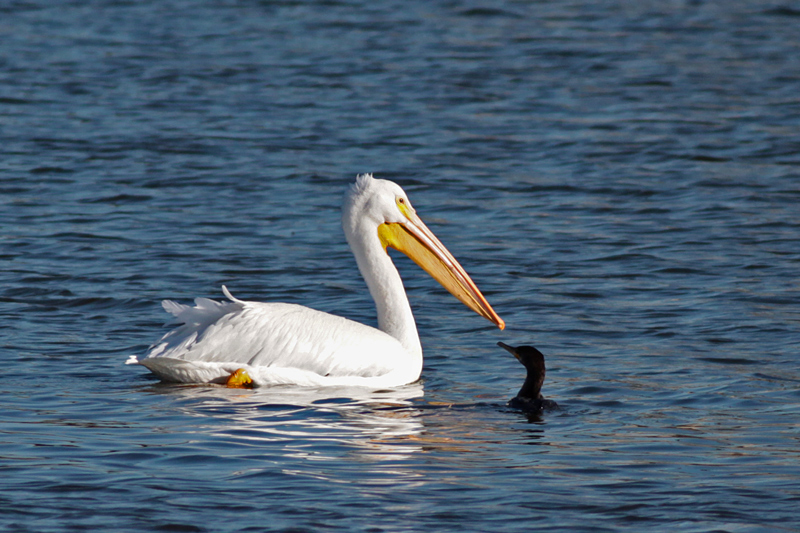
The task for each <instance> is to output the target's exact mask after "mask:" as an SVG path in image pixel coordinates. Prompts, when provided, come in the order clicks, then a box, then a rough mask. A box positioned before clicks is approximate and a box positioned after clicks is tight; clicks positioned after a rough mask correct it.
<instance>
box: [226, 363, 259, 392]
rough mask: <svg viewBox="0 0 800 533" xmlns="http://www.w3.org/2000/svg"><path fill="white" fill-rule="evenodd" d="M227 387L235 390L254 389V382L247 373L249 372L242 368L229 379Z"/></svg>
mask: <svg viewBox="0 0 800 533" xmlns="http://www.w3.org/2000/svg"><path fill="white" fill-rule="evenodd" d="M225 385H227V386H228V387H231V388H234V389H252V388H253V380H252V378H250V375H249V374H248V373H247V370H245V369H244V368H240V369H239V370H237V371H236V372H234V373H233V374H231V376H230V377H229V378H228V381H226V382H225Z"/></svg>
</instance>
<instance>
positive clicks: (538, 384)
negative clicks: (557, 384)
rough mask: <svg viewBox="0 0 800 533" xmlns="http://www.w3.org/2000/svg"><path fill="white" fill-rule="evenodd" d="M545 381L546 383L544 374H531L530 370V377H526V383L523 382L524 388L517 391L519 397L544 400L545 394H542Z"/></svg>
mask: <svg viewBox="0 0 800 533" xmlns="http://www.w3.org/2000/svg"><path fill="white" fill-rule="evenodd" d="M543 383H544V376H543V375H531V373H530V372H528V377H526V378H525V383H523V384H522V388H521V389H520V390H519V392H518V393H517V397H519V398H532V399H536V400H543V399H544V396H542V384H543Z"/></svg>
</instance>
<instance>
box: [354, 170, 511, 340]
mask: <svg viewBox="0 0 800 533" xmlns="http://www.w3.org/2000/svg"><path fill="white" fill-rule="evenodd" d="M342 222H343V225H344V227H345V233H346V234H347V235H348V239H349V238H350V235H353V234H354V233H355V226H356V225H359V224H363V223H366V224H368V225H369V227H370V228H375V230H374V231H377V234H378V238H379V239H380V242H381V245H382V246H383V248H384V249H386V248H387V247H392V248H394V249H395V250H398V251H400V252H403V253H404V254H406V255H407V256H408V257H409V258H411V260H413V261H414V262H415V263H416V264H417V265H419V267H420V268H422V269H423V270H425V272H427V273H428V274H430V275H431V276H432V277H433V279H435V280H436V281H438V282H439V283H441V285H442V286H443V287H444V288H445V289H447V290H448V291H449V292H450V294H452V295H453V296H455V297H456V298H458V299H459V300H460V301H461V302H462V303H463V304H464V305H466V306H467V307H469V308H470V309H472V310H473V311H475V312H476V313H478V314H479V315H481V316H483V317H485V318H487V319H488V320H490V321H492V322H494V323H495V324H496V325H497V327H499V328H500V329H503V328H505V322H504V321H503V319H502V318H500V317H499V316H497V313H495V312H494V309H492V306H490V305H489V302H487V301H486V298H484V296H483V294H481V291H479V290H478V287H477V286H476V285H475V283H474V282H473V281H472V279H471V278H470V277H469V275H468V274H467V273H466V271H465V270H464V269H463V268H462V266H461V265H460V264H459V263H458V261H456V259H455V257H453V255H452V254H451V253H450V252H449V251H448V250H447V248H445V246H444V245H443V244H442V243H441V241H439V239H438V238H437V237H436V236H435V235H434V234H433V232H432V231H431V230H429V229H428V227H427V226H426V225H425V224H424V223H423V222H422V220H421V219H420V218H419V216H417V212H416V210H415V209H414V208H413V207H412V206H411V202H410V201H409V199H408V196H407V195H406V193H405V191H403V189H402V188H401V187H400V186H399V185H397V184H396V183H394V182H391V181H388V180H378V179H375V178H373V177H372V174H361V175H359V176H358V178H357V179H356V183H355V184H354V185H353V186H352V187H351V188H350V190H348V192H347V194H346V195H345V202H344V210H343V216H342ZM351 244H352V243H351Z"/></svg>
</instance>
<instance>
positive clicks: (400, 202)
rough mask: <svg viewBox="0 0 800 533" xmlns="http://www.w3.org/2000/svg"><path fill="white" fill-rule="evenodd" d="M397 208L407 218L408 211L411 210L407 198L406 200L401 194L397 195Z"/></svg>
mask: <svg viewBox="0 0 800 533" xmlns="http://www.w3.org/2000/svg"><path fill="white" fill-rule="evenodd" d="M397 208H398V209H400V212H401V213H403V216H405V217H406V218H408V216H409V212H410V211H411V205H409V203H408V200H406V199H405V198H403V197H402V196H398V197H397Z"/></svg>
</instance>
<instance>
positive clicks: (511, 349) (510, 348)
mask: <svg viewBox="0 0 800 533" xmlns="http://www.w3.org/2000/svg"><path fill="white" fill-rule="evenodd" d="M497 345H498V346H499V347H501V348H505V349H506V351H508V353H510V354H511V355H513V356H514V357H516V358H517V361H519V362H520V363H521V362H522V359H520V358H519V354H518V353H517V349H516V348H514V347H513V346H509V345H508V344H506V343H504V342H498V343H497Z"/></svg>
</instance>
